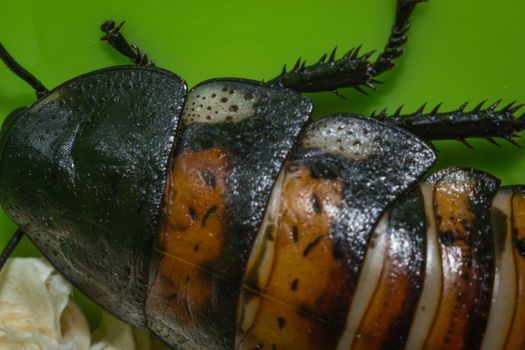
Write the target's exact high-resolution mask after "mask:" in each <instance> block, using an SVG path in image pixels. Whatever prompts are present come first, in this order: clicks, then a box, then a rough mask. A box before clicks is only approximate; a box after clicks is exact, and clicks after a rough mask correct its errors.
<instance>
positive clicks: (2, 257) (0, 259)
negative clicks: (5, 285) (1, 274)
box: [0, 229, 24, 271]
mask: <svg viewBox="0 0 525 350" xmlns="http://www.w3.org/2000/svg"><path fill="white" fill-rule="evenodd" d="M22 237H24V232H23V231H21V230H20V229H18V230H16V231H15V233H14V234H13V236H12V237H11V239H10V240H9V242H7V245H6V246H5V248H4V250H3V251H2V254H0V271H2V268H3V267H4V265H5V263H6V262H7V258H9V256H10V255H11V253H12V252H13V250H15V248H16V246H17V245H18V243H19V242H20V240H21V239H22Z"/></svg>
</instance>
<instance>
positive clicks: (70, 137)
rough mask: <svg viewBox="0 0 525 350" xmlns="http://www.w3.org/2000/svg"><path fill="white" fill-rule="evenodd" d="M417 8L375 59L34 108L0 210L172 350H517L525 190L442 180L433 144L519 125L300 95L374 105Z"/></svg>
mask: <svg viewBox="0 0 525 350" xmlns="http://www.w3.org/2000/svg"><path fill="white" fill-rule="evenodd" d="M418 2H420V0H398V2H397V12H396V18H395V23H394V26H393V29H392V32H391V35H390V38H389V41H388V43H387V45H386V47H385V49H384V50H383V51H382V52H381V53H380V54H379V56H378V57H377V58H376V59H375V60H372V54H371V53H364V54H362V53H360V51H359V49H353V50H350V51H349V52H348V53H347V54H345V55H344V56H343V57H341V58H338V59H336V57H335V52H334V53H332V54H331V55H330V56H323V57H322V58H321V60H320V61H319V62H317V63H315V64H313V65H306V64H305V63H304V62H301V61H298V62H297V64H296V65H295V66H294V67H293V68H292V69H291V70H286V69H284V70H283V72H282V73H281V74H279V75H278V76H277V77H276V78H274V79H272V80H270V81H268V82H265V83H262V82H257V81H250V80H243V79H213V80H209V81H205V82H203V83H200V84H198V85H197V86H196V87H194V88H193V89H192V90H191V91H189V92H186V86H185V83H184V82H183V80H182V79H181V78H179V77H178V76H177V75H175V74H174V73H172V72H169V71H167V70H163V69H160V68H156V67H155V66H154V64H153V62H152V61H151V60H150V59H149V57H148V56H147V55H146V54H145V53H143V52H142V51H141V50H139V49H138V47H137V46H135V45H130V44H129V43H128V41H127V40H126V39H125V38H124V37H123V35H122V34H121V32H120V29H121V26H120V25H116V24H115V22H113V21H108V22H105V23H104V24H103V25H102V27H101V29H102V30H103V31H104V32H105V36H104V37H103V39H104V40H106V41H107V42H108V43H109V44H111V45H112V46H113V47H114V48H116V49H117V50H118V51H120V52H121V53H123V54H124V55H125V56H127V57H129V58H130V59H131V60H132V61H133V62H134V63H135V65H133V66H119V67H112V68H107V69H102V70H98V71H95V72H91V73H87V74H84V75H81V76H79V77H75V78H73V79H72V80H70V81H67V82H65V83H63V84H61V85H59V86H58V87H56V88H54V89H52V90H48V89H47V88H46V87H45V86H44V85H43V84H42V83H41V82H40V81H39V80H37V79H36V78H35V77H34V76H33V75H32V74H30V73H29V72H28V71H27V70H25V69H24V68H22V67H21V66H20V65H19V64H18V63H17V62H16V61H15V60H14V59H13V58H12V57H11V56H10V55H9V53H8V52H7V51H6V50H5V48H4V47H3V46H1V45H0V58H1V59H2V60H3V61H4V63H5V64H6V65H7V66H8V67H9V68H10V69H11V70H12V71H13V72H14V73H15V74H16V75H18V76H19V77H20V78H22V79H23V80H25V81H26V82H27V83H28V84H29V85H31V86H32V87H33V88H34V90H35V91H36V94H37V97H38V100H37V101H36V102H35V103H34V104H32V105H31V106H29V107H23V108H20V109H17V110H15V111H14V112H12V113H11V114H10V115H9V116H8V117H7V119H6V120H5V122H4V124H3V127H2V129H1V133H0V147H1V163H0V203H1V205H2V207H3V208H4V210H5V212H6V213H7V214H8V215H9V217H10V218H11V219H12V220H13V221H14V222H15V223H16V224H17V225H18V230H17V232H16V233H15V235H14V236H13V238H12V239H11V241H10V243H9V244H8V247H7V248H6V249H5V251H4V253H3V255H2V258H1V259H2V260H1V261H0V266H1V265H3V263H4V262H5V259H7V256H9V254H10V252H11V251H12V249H13V248H14V246H15V245H16V243H17V241H18V240H19V239H20V238H21V237H22V236H23V235H24V234H25V235H27V236H28V237H29V238H30V239H31V241H32V242H33V243H34V244H35V245H36V246H37V247H38V248H39V249H40V250H41V251H42V253H43V254H44V255H45V256H46V257H47V258H48V259H49V260H50V261H51V263H52V264H53V265H54V266H55V267H56V268H57V269H58V270H59V271H61V273H63V274H64V276H66V277H67V278H68V279H69V280H70V281H71V282H72V283H73V284H74V285H75V286H77V287H78V288H79V289H80V290H81V291H83V292H84V293H85V294H86V295H87V296H89V297H90V298H92V299H93V300H94V301H95V302H97V303H98V304H99V305H100V306H102V307H103V308H104V309H106V310H107V311H109V312H110V313H112V314H113V315H115V316H117V317H118V318H120V319H122V320H123V321H125V322H127V323H129V324H131V325H134V326H138V327H148V328H150V329H151V330H152V331H153V332H154V333H155V334H156V335H157V336H159V337H160V338H161V339H162V340H163V341H164V342H166V343H167V344H168V345H169V346H171V347H173V348H177V349H232V348H236V349H272V350H273V349H350V348H351V349H368V348H374V349H375V348H378V349H379V348H390V349H400V348H407V349H418V348H429V349H440V348H447V349H452V348H458V349H462V348H468V349H471V348H472V349H475V348H483V349H497V348H506V349H516V348H519V347H520V346H522V345H523V344H524V342H525V335H524V333H523V329H524V327H525V297H524V294H525V291H524V290H523V289H524V288H525V287H524V286H525V260H524V259H525V187H522V186H513V187H499V181H498V180H497V179H496V178H494V177H493V176H491V175H489V174H486V173H483V172H481V171H477V170H473V169H462V168H448V169H444V170H441V171H439V172H437V173H434V174H432V175H430V176H429V177H425V174H426V173H427V172H428V170H429V168H430V167H431V166H432V164H433V162H434V160H435V158H436V153H435V151H434V149H433V148H432V146H431V145H430V144H429V143H428V142H429V141H433V140H440V139H460V140H463V139H465V138H467V137H482V138H488V139H489V140H492V138H494V137H501V138H504V139H507V140H508V141H510V142H512V143H515V141H514V137H515V136H516V133H517V132H519V131H521V130H523V129H525V119H524V118H517V117H515V116H514V114H515V112H516V111H517V109H518V108H519V106H514V104H510V105H507V106H505V107H498V105H497V104H493V105H490V106H488V107H486V108H485V107H483V105H482V104H480V105H478V106H477V107H475V108H474V109H472V110H470V109H469V110H467V109H465V106H461V107H460V108H458V109H457V110H454V111H451V112H440V111H439V109H438V108H435V109H433V110H432V111H431V112H429V113H426V112H425V111H424V109H423V108H421V109H419V110H418V111H416V112H415V113H413V114H408V115H402V114H401V113H400V112H396V113H395V114H394V115H387V114H386V113H382V114H380V115H378V116H375V117H372V118H371V117H364V116H359V115H355V114H338V115H332V116H328V117H325V118H323V119H321V120H319V121H317V122H311V121H309V117H310V115H311V112H312V103H311V102H310V100H309V99H308V98H306V97H304V96H303V95H301V94H300V93H301V92H316V91H337V89H339V88H343V87H354V88H355V89H358V90H361V89H362V88H363V87H366V86H368V87H374V86H375V84H376V83H377V80H376V78H377V76H378V75H380V74H381V73H383V72H385V71H387V70H389V69H391V68H392V67H393V66H394V60H395V59H396V58H398V57H399V56H400V55H401V53H402V50H401V46H402V45H403V43H404V42H405V41H406V33H407V30H408V19H409V16H410V14H411V12H412V10H413V9H414V7H415V6H416V5H417V3H418Z"/></svg>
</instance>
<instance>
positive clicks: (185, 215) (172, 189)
mask: <svg viewBox="0 0 525 350" xmlns="http://www.w3.org/2000/svg"><path fill="white" fill-rule="evenodd" d="M228 163H229V160H228V157H227V156H226V154H225V153H224V152H223V151H222V150H221V149H219V148H217V147H213V148H209V149H207V150H204V151H199V152H195V151H192V150H187V151H185V152H184V153H182V154H180V155H179V156H178V157H176V159H175V160H174V164H173V170H172V172H171V174H169V178H168V184H169V185H168V187H167V189H166V194H165V201H164V202H165V206H166V207H165V208H164V211H165V212H166V221H165V224H164V227H163V229H162V230H161V232H160V237H159V245H160V247H158V248H156V254H157V256H158V257H159V267H158V270H157V276H156V279H155V281H154V283H153V285H152V287H151V289H150V300H155V301H156V303H157V304H158V305H156V307H158V308H161V309H164V311H165V312H168V313H171V314H172V315H174V316H175V315H176V317H177V318H179V319H181V320H184V321H190V320H193V321H194V322H198V321H199V319H202V318H203V317H204V314H205V313H206V312H207V310H208V306H209V304H210V302H211V297H212V277H213V275H214V274H213V272H212V271H207V270H206V267H205V264H206V263H209V262H213V261H214V260H215V259H217V258H218V257H219V256H220V254H221V251H222V247H223V243H224V234H225V231H226V226H225V225H226V224H225V222H226V217H225V216H226V214H225V203H224V196H225V194H226V191H227V189H226V177H227V174H228ZM219 277H220V276H219ZM148 306H150V305H148ZM151 307H155V306H151Z"/></svg>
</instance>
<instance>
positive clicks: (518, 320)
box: [505, 192, 525, 350]
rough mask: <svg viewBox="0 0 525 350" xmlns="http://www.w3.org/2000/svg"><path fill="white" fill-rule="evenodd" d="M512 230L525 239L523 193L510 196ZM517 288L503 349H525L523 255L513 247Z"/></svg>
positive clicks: (524, 259) (524, 202)
mask: <svg viewBox="0 0 525 350" xmlns="http://www.w3.org/2000/svg"><path fill="white" fill-rule="evenodd" d="M512 230H513V236H514V239H518V240H524V241H525V193H524V192H517V193H515V194H514V195H513V196H512ZM514 261H515V264H516V277H517V282H518V288H517V293H516V307H515V309H514V318H513V320H512V324H511V328H510V331H509V334H508V337H507V342H506V344H505V349H509V350H511V349H525V257H523V256H522V255H520V254H519V252H518V250H517V249H516V248H514Z"/></svg>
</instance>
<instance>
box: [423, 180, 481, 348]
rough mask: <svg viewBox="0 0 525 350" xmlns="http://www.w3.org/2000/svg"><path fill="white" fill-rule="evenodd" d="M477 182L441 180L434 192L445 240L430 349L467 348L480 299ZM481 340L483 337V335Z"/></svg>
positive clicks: (438, 225) (442, 249)
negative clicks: (473, 203)
mask: <svg viewBox="0 0 525 350" xmlns="http://www.w3.org/2000/svg"><path fill="white" fill-rule="evenodd" d="M474 186H475V183H474V182H473V181H471V182H468V181H463V182H461V183H458V182H457V180H454V179H452V180H447V179H445V180H442V181H439V182H438V183H437V184H436V186H435V189H434V210H435V213H436V223H437V231H438V235H439V237H440V241H441V244H440V246H441V263H442V267H443V287H442V293H441V299H440V302H439V306H438V309H437V311H436V316H435V318H434V322H433V324H432V327H431V329H430V333H429V335H428V338H427V340H426V344H425V348H427V349H436V350H437V349H463V348H465V345H466V344H465V335H466V333H467V326H468V321H469V312H470V311H471V309H472V305H473V303H474V299H475V297H476V294H475V291H474V290H473V289H474V288H475V287H476V284H475V283H473V281H474V276H473V274H474V271H473V269H472V264H473V261H472V255H473V252H472V242H471V240H472V232H471V227H472V225H473V221H474V216H473V213H472V212H471V207H470V199H469V193H471V192H472V191H473V190H474ZM479 336H480V337H481V335H479Z"/></svg>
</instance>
